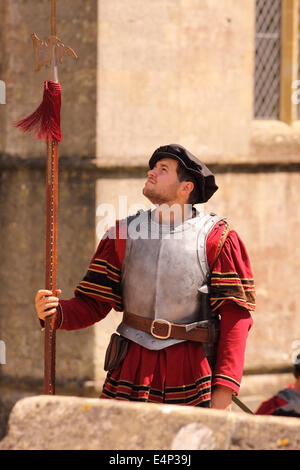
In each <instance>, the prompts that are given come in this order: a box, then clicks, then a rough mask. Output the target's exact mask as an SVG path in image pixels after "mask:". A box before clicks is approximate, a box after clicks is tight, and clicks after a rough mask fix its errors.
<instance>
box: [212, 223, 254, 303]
mask: <svg viewBox="0 0 300 470" xmlns="http://www.w3.org/2000/svg"><path fill="white" fill-rule="evenodd" d="M225 227H226V225H225V224H224V223H221V224H217V225H216V226H215V227H214V229H213V230H212V231H211V233H210V235H209V237H208V239H207V259H208V263H209V266H210V268H211V269H212V273H211V287H210V303H211V309H212V311H215V310H217V309H218V308H219V307H220V306H221V305H222V303H224V302H225V301H226V300H232V301H233V302H234V303H236V304H237V305H239V306H240V307H244V308H245V309H247V310H250V311H251V310H255V288H254V279H253V274H252V270H251V265H250V260H249V256H248V253H247V251H246V247H245V245H244V243H243V242H242V240H241V239H240V237H239V236H238V234H237V233H236V232H235V231H233V230H230V231H229V233H228V235H227V237H226V240H225V243H224V245H223V248H222V250H221V252H220V254H219V256H218V258H217V261H216V262H215V263H214V260H215V256H216V254H217V250H218V246H219V244H220V242H221V240H222V235H223V233H224V230H225Z"/></svg>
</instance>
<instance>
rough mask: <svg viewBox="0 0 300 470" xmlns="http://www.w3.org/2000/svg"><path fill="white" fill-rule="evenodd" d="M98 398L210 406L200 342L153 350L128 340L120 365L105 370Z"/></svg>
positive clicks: (208, 378) (206, 367)
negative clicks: (104, 378) (124, 356)
mask: <svg viewBox="0 0 300 470" xmlns="http://www.w3.org/2000/svg"><path fill="white" fill-rule="evenodd" d="M100 398H112V399H116V400H131V401H146V402H152V403H169V404H178V405H180V404H181V405H192V406H196V405H199V406H209V401H210V398H211V370H210V367H209V364H208V361H207V359H206V357H205V355H204V352H203V349H202V347H201V345H200V344H199V343H195V342H188V341H187V342H183V343H178V344H175V345H173V346H170V347H168V348H165V349H161V350H159V351H153V350H149V349H146V348H144V347H142V346H140V345H139V344H137V343H134V342H131V341H129V349H128V354H127V356H126V358H125V359H124V362H123V364H122V365H121V367H120V368H118V369H115V370H113V371H109V372H108V374H107V377H106V380H105V383H104V385H103V390H102V393H101V395H100Z"/></svg>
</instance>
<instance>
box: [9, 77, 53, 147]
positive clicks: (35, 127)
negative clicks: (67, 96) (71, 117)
mask: <svg viewBox="0 0 300 470" xmlns="http://www.w3.org/2000/svg"><path fill="white" fill-rule="evenodd" d="M60 107H61V87H60V83H57V82H51V81H48V80H46V81H45V82H44V96H43V101H42V103H41V104H40V105H39V107H38V108H37V109H36V110H35V111H34V113H32V114H31V115H30V116H28V117H27V118H25V119H22V120H21V121H18V122H16V123H14V126H16V127H19V128H20V129H21V130H23V131H24V132H31V133H32V134H33V135H34V137H36V138H37V139H41V140H45V141H47V140H48V139H49V138H51V139H52V140H53V141H55V142H60V141H61V140H62V134H61V130H60Z"/></svg>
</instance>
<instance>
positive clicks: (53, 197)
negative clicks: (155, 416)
mask: <svg viewBox="0 0 300 470" xmlns="http://www.w3.org/2000/svg"><path fill="white" fill-rule="evenodd" d="M57 209H58V144H57V142H54V141H52V140H51V139H49V140H48V142H47V169H46V289H48V290H51V291H52V292H53V294H54V295H57V289H56V266H57V248H56V245H57ZM55 319H56V315H52V316H51V317H48V318H47V319H46V321H45V343H44V347H45V351H44V361H45V363H44V393H45V394H46V395H54V394H55V336H56V335H55Z"/></svg>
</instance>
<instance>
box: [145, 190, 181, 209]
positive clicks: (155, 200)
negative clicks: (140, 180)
mask: <svg viewBox="0 0 300 470" xmlns="http://www.w3.org/2000/svg"><path fill="white" fill-rule="evenodd" d="M172 189H173V188H172ZM143 195H144V196H145V197H146V198H147V199H149V201H150V202H152V204H155V205H161V204H168V203H170V202H172V201H174V199H175V198H176V196H177V193H176V191H175V189H174V190H173V191H172V192H169V193H166V194H163V193H161V192H156V191H155V188H149V187H146V186H144V188H143Z"/></svg>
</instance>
